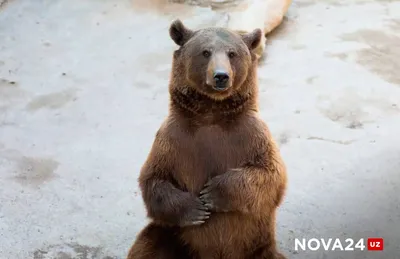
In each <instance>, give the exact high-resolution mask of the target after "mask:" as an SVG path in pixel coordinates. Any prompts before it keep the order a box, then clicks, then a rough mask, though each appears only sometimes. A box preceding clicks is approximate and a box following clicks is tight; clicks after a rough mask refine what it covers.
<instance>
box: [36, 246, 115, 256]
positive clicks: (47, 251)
mask: <svg viewBox="0 0 400 259" xmlns="http://www.w3.org/2000/svg"><path fill="white" fill-rule="evenodd" d="M102 250H103V248H102V247H92V246H85V245H80V244H76V243H72V244H60V245H51V246H48V247H46V248H42V249H38V250H36V251H34V252H33V259H116V257H114V256H109V255H104V253H103V252H102Z"/></svg>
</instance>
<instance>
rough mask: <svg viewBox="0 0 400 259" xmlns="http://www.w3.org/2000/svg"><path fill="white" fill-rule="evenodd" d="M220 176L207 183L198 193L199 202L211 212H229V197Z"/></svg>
mask: <svg viewBox="0 0 400 259" xmlns="http://www.w3.org/2000/svg"><path fill="white" fill-rule="evenodd" d="M220 177H221V176H216V177H214V178H213V179H211V180H210V181H208V182H207V183H206V184H205V185H204V188H203V190H201V191H200V200H201V201H202V202H203V203H204V205H205V206H206V207H207V208H208V209H209V210H211V211H215V212H228V211H231V210H232V209H231V206H230V201H229V200H230V199H229V198H228V197H229V195H228V193H227V191H226V188H225V187H224V184H223V181H221V178H220Z"/></svg>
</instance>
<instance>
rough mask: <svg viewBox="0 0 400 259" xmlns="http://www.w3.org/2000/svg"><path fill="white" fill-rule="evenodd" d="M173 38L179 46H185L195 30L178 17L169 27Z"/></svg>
mask: <svg viewBox="0 0 400 259" xmlns="http://www.w3.org/2000/svg"><path fill="white" fill-rule="evenodd" d="M169 35H170V37H171V39H172V40H173V41H174V42H175V43H176V44H177V45H179V46H183V45H184V44H185V43H186V42H187V41H188V40H189V39H190V38H191V37H192V35H193V31H191V30H189V29H188V28H186V27H185V25H183V23H182V22H181V20H179V19H177V20H175V21H173V22H172V24H171V26H170V27H169Z"/></svg>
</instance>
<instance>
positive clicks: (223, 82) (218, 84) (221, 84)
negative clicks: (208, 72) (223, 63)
mask: <svg viewBox="0 0 400 259" xmlns="http://www.w3.org/2000/svg"><path fill="white" fill-rule="evenodd" d="M214 81H215V89H216V90H225V89H226V88H227V87H228V86H229V85H228V81H229V75H228V73H226V72H225V71H216V72H215V73H214Z"/></svg>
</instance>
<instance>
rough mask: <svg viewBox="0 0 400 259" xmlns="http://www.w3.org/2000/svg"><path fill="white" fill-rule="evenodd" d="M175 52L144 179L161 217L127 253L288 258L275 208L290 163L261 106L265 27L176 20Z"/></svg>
mask: <svg viewBox="0 0 400 259" xmlns="http://www.w3.org/2000/svg"><path fill="white" fill-rule="evenodd" d="M169 33H170V36H171V38H172V40H173V41H174V42H175V43H176V44H177V45H179V49H178V50H176V51H175V52H174V54H173V63H172V73H171V79H170V84H169V92H170V110H169V115H168V117H167V118H166V120H165V121H164V123H163V124H162V125H161V127H160V129H159V130H158V132H157V134H156V136H155V140H154V143H153V146H152V148H151V151H150V154H149V156H148V158H147V160H146V162H145V164H144V165H143V167H142V169H141V172H140V176H139V184H140V188H141V192H142V196H143V200H144V203H145V206H146V209H147V212H148V216H149V218H150V219H151V220H152V222H151V223H149V225H148V226H146V227H145V228H144V229H143V230H142V231H141V232H140V233H139V234H138V236H137V239H136V241H135V243H134V244H133V246H132V247H131V249H130V251H129V255H128V257H127V258H128V259H181V258H184V259H185V258H187V259H189V258H190V259H217V258H218V259H257V258H260V259H261V258H263V259H276V258H280V259H282V258H285V257H284V256H283V255H282V254H281V253H279V252H278V250H277V246H276V241H275V213H276V210H277V208H278V206H279V205H280V204H281V201H282V199H283V197H284V193H285V189H286V184H287V178H286V169H285V165H284V163H283V161H282V158H281V155H280V152H279V150H278V147H277V145H276V144H275V142H274V140H273V139H272V136H271V133H270V131H269V129H268V127H267V125H266V124H265V123H264V122H263V121H262V120H261V118H260V116H259V112H258V85H257V58H256V56H255V54H254V52H253V51H254V50H255V49H256V48H257V47H258V45H259V44H260V41H261V37H262V36H263V35H262V32H261V30H260V29H255V30H254V31H252V32H249V33H247V34H244V35H240V34H238V33H237V32H234V31H231V30H228V29H224V28H220V27H218V28H217V27H214V28H206V29H200V30H196V31H193V30H190V29H188V28H187V27H185V26H184V25H183V24H182V22H181V21H180V20H176V21H174V22H173V23H172V24H171V26H170V30H169Z"/></svg>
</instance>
